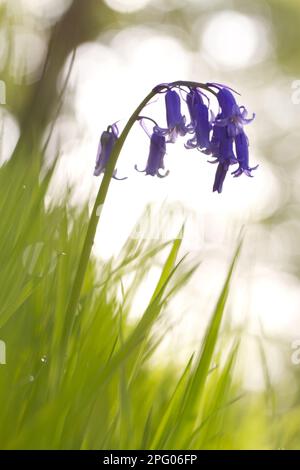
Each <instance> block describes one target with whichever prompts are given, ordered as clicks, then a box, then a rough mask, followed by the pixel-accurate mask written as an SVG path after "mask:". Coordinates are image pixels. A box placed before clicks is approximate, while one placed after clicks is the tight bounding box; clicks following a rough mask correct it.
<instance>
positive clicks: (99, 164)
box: [94, 124, 126, 180]
mask: <svg viewBox="0 0 300 470" xmlns="http://www.w3.org/2000/svg"><path fill="white" fill-rule="evenodd" d="M118 136H119V130H118V126H117V124H113V125H112V126H108V128H107V130H106V131H104V132H102V134H101V137H100V142H99V145H98V151H97V157H96V166H95V170H94V176H99V175H100V174H101V173H104V172H105V170H106V167H107V163H108V161H109V158H110V156H111V152H112V150H113V148H114V145H115V143H116V141H117V140H118ZM116 174H117V170H115V171H114V173H113V178H114V179H119V180H124V179H126V178H117V176H116Z"/></svg>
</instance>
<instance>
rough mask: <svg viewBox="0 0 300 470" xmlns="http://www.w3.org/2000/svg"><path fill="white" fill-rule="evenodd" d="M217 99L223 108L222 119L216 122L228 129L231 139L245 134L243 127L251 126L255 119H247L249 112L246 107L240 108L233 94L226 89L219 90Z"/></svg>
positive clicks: (253, 116)
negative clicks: (242, 133)
mask: <svg viewBox="0 0 300 470" xmlns="http://www.w3.org/2000/svg"><path fill="white" fill-rule="evenodd" d="M217 99H218V102H219V105H220V108H221V114H222V117H221V118H219V119H217V120H216V121H215V124H216V125H218V126H224V127H226V128H227V132H228V134H229V135H230V136H231V137H235V136H237V135H238V134H240V133H241V132H243V126H244V125H246V124H249V123H250V122H251V121H253V119H254V118H255V114H253V115H252V117H251V118H247V116H248V111H247V110H246V108H245V107H244V106H238V104H237V102H236V100H235V97H234V95H233V93H232V92H231V91H230V90H229V89H228V88H226V87H224V88H221V89H219V91H218V93H217Z"/></svg>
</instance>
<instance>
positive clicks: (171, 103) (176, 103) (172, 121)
mask: <svg viewBox="0 0 300 470" xmlns="http://www.w3.org/2000/svg"><path fill="white" fill-rule="evenodd" d="M165 103H166V115H167V126H168V127H167V129H165V128H162V127H159V126H156V127H155V132H157V133H159V134H160V135H163V136H166V137H167V138H168V142H171V143H174V142H175V141H176V139H177V137H178V135H180V136H184V135H186V134H187V133H188V132H192V131H193V128H192V127H191V126H186V125H185V122H186V118H185V116H183V115H182V114H181V102H180V96H179V95H178V93H176V91H175V90H168V91H167V92H166V94H165Z"/></svg>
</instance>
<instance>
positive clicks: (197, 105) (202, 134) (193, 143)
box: [185, 89, 212, 150]
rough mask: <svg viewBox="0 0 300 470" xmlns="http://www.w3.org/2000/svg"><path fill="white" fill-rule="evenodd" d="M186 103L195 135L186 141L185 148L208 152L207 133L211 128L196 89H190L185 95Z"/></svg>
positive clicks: (207, 114)
mask: <svg viewBox="0 0 300 470" xmlns="http://www.w3.org/2000/svg"><path fill="white" fill-rule="evenodd" d="M186 102H187V105H188V109H189V113H190V116H191V121H192V126H193V127H194V132H195V135H194V137H193V138H192V139H189V140H188V141H187V143H186V144H185V147H186V148H196V147H197V148H199V149H202V150H208V149H209V148H210V142H209V133H210V131H211V127H212V126H211V123H210V121H209V110H208V107H207V106H206V105H205V104H204V103H203V99H202V96H201V94H200V93H199V92H198V91H197V90H196V89H192V90H191V91H190V92H189V93H188V94H187V99H186Z"/></svg>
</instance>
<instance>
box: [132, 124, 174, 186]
mask: <svg viewBox="0 0 300 470" xmlns="http://www.w3.org/2000/svg"><path fill="white" fill-rule="evenodd" d="M165 154H166V139H165V137H164V136H163V135H161V134H159V133H158V132H155V131H154V132H153V134H152V136H151V139H150V150H149V156H148V160H147V164H146V168H145V170H142V171H141V170H138V168H137V166H136V165H135V169H136V170H137V171H140V172H141V173H146V175H151V176H158V177H160V178H164V177H165V176H167V175H168V174H169V172H168V171H167V172H166V173H165V174H164V175H162V174H161V173H160V172H159V170H161V169H162V170H163V169H164V168H165V165H164V157H165Z"/></svg>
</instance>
